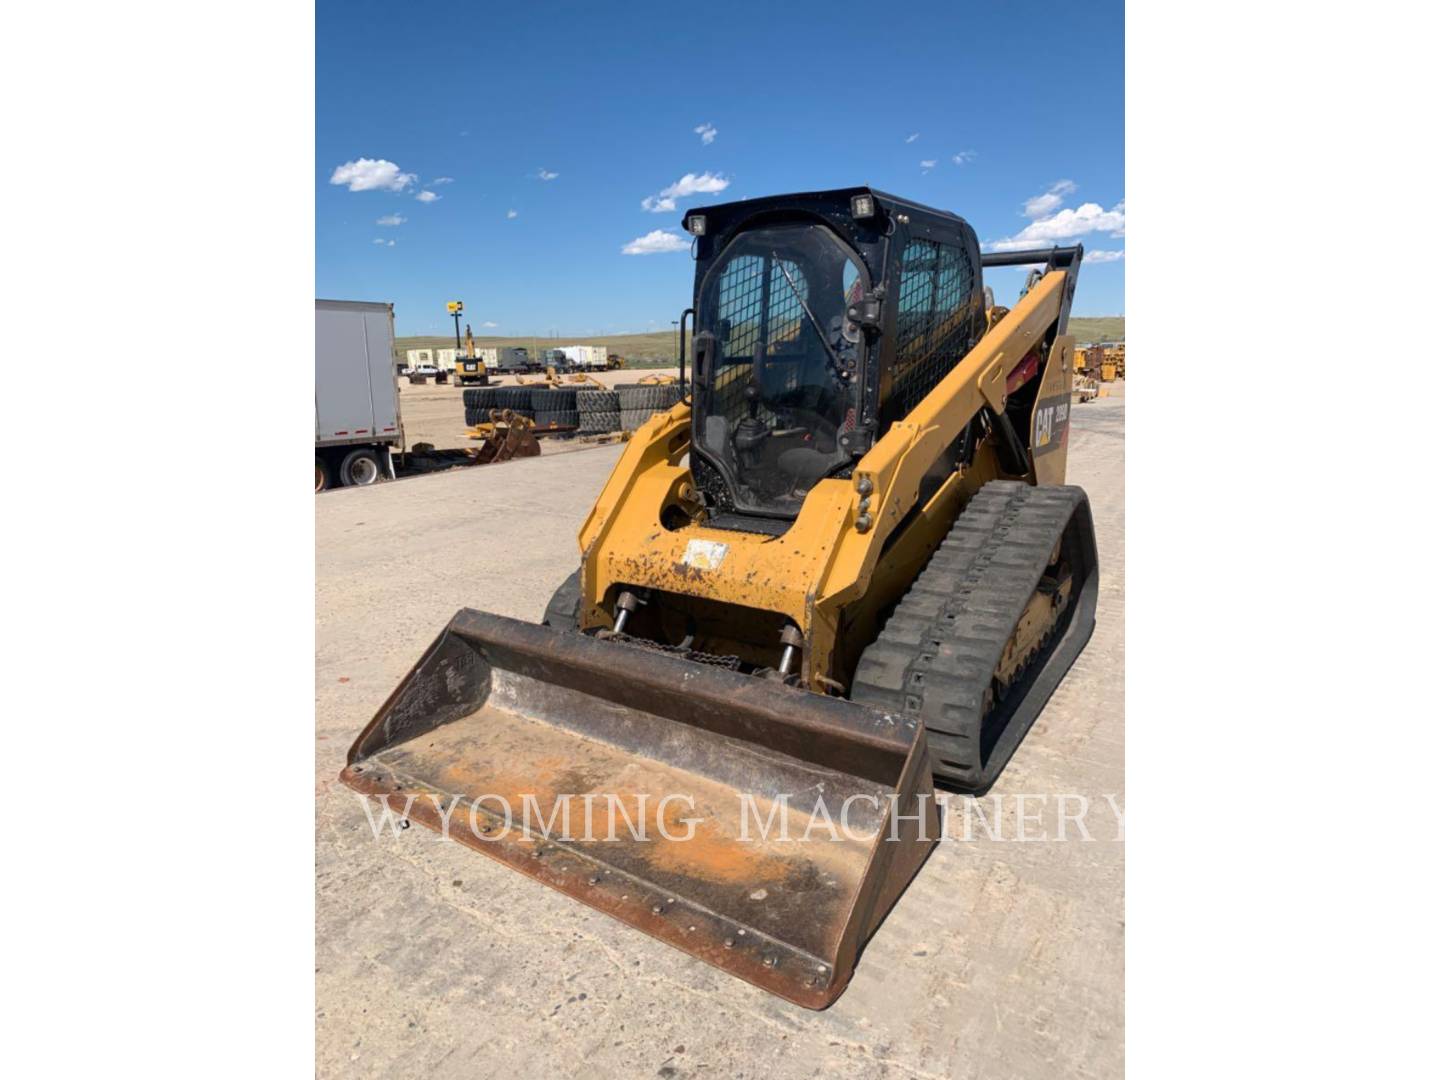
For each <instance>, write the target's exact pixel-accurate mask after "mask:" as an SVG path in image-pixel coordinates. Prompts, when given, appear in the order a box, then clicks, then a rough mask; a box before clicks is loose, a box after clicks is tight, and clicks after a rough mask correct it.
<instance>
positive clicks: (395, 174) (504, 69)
mask: <svg viewBox="0 0 1440 1080" xmlns="http://www.w3.org/2000/svg"><path fill="white" fill-rule="evenodd" d="M1123 12H1124V9H1123V5H1122V4H1120V3H1109V2H1106V3H1094V4H1076V3H1073V2H1071V3H1058V2H1054V0H1035V2H1032V3H1029V4H1023V5H1022V4H1010V3H1003V2H998V0H997V2H990V3H984V4H976V3H969V2H964V0H949V2H946V3H930V2H928V0H920V2H917V0H908V2H907V3H905V4H892V5H884V4H875V3H869V4H851V3H825V4H821V3H810V2H808V0H805V2H785V0H770V2H767V3H751V2H748V0H745V2H729V3H724V4H715V5H710V6H705V7H700V6H695V7H691V8H683V7H682V8H676V7H674V6H673V5H670V4H651V3H628V4H622V3H614V4H595V3H590V4H582V3H558V2H543V0H540V2H532V3H528V4H518V3H507V4H490V3H455V4H448V3H434V4H422V3H411V4H395V3H385V4H380V3H371V2H369V0H359V2H356V0H347V2H345V3H343V4H342V3H338V2H336V0H320V3H319V4H318V7H317V20H316V39H317V49H316V160H315V188H316V192H315V198H316V295H317V296H322V297H329V298H336V299H351V300H388V301H392V302H393V303H394V304H395V317H396V330H397V332H398V333H399V334H402V335H407V334H429V333H448V332H450V330H451V328H452V326H453V324H452V322H451V320H450V319H449V317H448V316H447V315H446V314H445V302H446V301H447V300H452V299H460V300H463V301H464V302H465V310H466V316H467V318H468V320H469V322H470V324H471V326H472V327H473V328H474V330H475V332H476V333H477V334H480V333H489V334H514V335H529V334H542V335H543V334H547V333H549V332H551V331H558V332H559V333H560V334H561V335H562V336H565V337H583V336H585V335H588V334H604V333H622V332H635V331H644V330H657V329H668V328H669V326H670V321H671V320H672V319H675V318H677V317H678V315H679V312H680V311H681V310H682V309H683V308H684V307H685V306H686V305H687V304H688V302H689V299H690V293H691V285H692V282H691V275H692V270H693V264H692V263H691V261H690V258H689V255H688V254H687V253H686V252H688V245H687V244H680V243H675V242H674V241H667V240H666V238H665V235H664V234H665V233H669V234H671V235H672V236H679V235H681V234H680V230H679V223H680V219H681V217H682V216H683V214H684V212H685V211H686V210H687V209H688V208H690V207H693V206H698V205H703V204H704V203H706V202H719V201H728V200H730V199H736V198H745V197H756V196H761V195H771V194H778V193H781V192H787V191H802V190H812V189H823V188H831V187H844V186H849V185H852V184H872V185H874V186H875V187H878V188H881V189H883V190H886V191H891V192H894V193H895V194H898V195H903V196H906V197H908V198H911V199H915V200H917V201H919V202H922V203H927V204H929V205H932V206H936V207H940V208H943V209H947V210H953V211H955V212H956V213H958V214H960V215H961V216H962V217H964V218H966V219H967V220H968V221H969V222H970V223H971V224H972V225H973V226H974V227H975V230H976V232H977V233H979V235H980V239H981V242H982V244H984V245H987V247H988V246H989V245H992V244H1003V242H1005V241H1007V240H1008V241H1011V242H1013V243H1016V244H1020V243H1021V242H1022V241H1024V240H1025V239H1027V238H1032V237H1033V238H1035V239H1036V240H1037V241H1039V242H1041V243H1049V242H1052V241H1053V242H1060V243H1069V242H1073V241H1074V240H1076V239H1078V240H1079V241H1081V242H1082V243H1084V245H1085V249H1086V259H1085V263H1084V266H1083V269H1082V271H1081V274H1080V285H1079V290H1078V292H1077V294H1076V298H1075V305H1074V313H1075V314H1078V315H1114V314H1123V313H1124V310H1125V305H1124V297H1125V292H1124V283H1125V263H1124V260H1123V258H1121V257H1120V253H1121V252H1123V251H1124V246H1125V240H1124V235H1123V233H1124V216H1125V206H1124V199H1125V188H1124V179H1125V174H1124V80H1123V72H1124V37H1123V25H1124V14H1123ZM697 128H699V129H701V130H700V131H697ZM686 178H688V180H687V179H686ZM694 189H699V190H694ZM667 190H670V191H677V190H678V192H679V194H672V195H669V196H667V195H666V194H665V192H666V191H667ZM692 190H693V191H694V193H693V194H686V192H690V191H692ZM646 200H649V205H650V206H651V207H657V208H659V210H658V212H656V211H654V210H650V209H647V208H646V205H645V203H646ZM672 204H673V206H674V209H673V210H670V209H665V208H666V207H668V206H670V205H672ZM657 230H658V231H659V233H660V235H659V236H652V235H651V234H654V233H656V232H657ZM646 237H649V238H650V239H649V240H648V241H642V238H646ZM637 241H642V242H640V243H639V244H638V249H639V250H647V249H650V248H656V247H659V248H665V247H683V248H684V250H683V251H678V252H677V251H661V252H658V253H653V254H626V253H625V249H626V248H627V247H632V246H637V245H636V242H637ZM1095 252H1104V253H1108V254H1107V255H1102V256H1100V257H1099V258H1092V253H1095ZM1104 258H1108V259H1109V261H1101V259H1104ZM1022 278H1023V274H1022V273H1021V272H1020V271H1018V270H1014V269H1001V270H996V271H992V272H991V273H989V274H987V276H986V281H987V283H989V284H992V285H993V286H994V287H995V291H996V295H997V297H998V298H1000V299H1001V300H1006V299H1013V297H1014V294H1015V292H1016V291H1017V289H1018V286H1019V284H1020V282H1021V280H1022ZM491 323H493V324H494V325H493V326H491V325H488V324H491Z"/></svg>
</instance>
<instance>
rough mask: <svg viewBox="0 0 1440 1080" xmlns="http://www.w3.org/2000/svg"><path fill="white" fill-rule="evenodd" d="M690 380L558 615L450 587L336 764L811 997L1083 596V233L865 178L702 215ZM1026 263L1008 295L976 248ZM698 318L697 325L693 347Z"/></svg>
mask: <svg viewBox="0 0 1440 1080" xmlns="http://www.w3.org/2000/svg"><path fill="white" fill-rule="evenodd" d="M685 227H686V229H687V231H688V232H690V233H691V234H692V236H693V237H694V249H695V260H696V269H695V292H694V306H693V307H692V308H691V309H687V311H686V312H685V314H684V316H682V319H681V323H680V326H681V336H682V350H681V355H682V356H686V355H687V354H688V355H689V356H690V357H691V371H690V378H689V379H688V380H687V379H686V378H685V373H684V372H683V370H682V373H681V380H680V381H681V385H682V386H683V387H684V390H685V396H684V397H683V398H682V400H681V402H680V403H679V404H678V405H676V406H675V407H674V408H672V409H670V411H669V412H668V413H663V414H659V415H657V416H655V417H654V418H652V419H651V420H650V421H648V422H647V423H645V424H644V425H643V426H642V427H641V428H640V429H639V430H638V431H637V432H636V433H635V436H634V437H633V438H632V439H631V441H630V442H629V444H628V445H627V446H626V448H625V451H624V453H623V454H622V456H621V458H620V460H619V462H618V463H617V465H616V466H615V470H614V472H613V473H612V474H611V476H610V479H609V481H608V482H607V483H606V485H605V487H604V489H603V490H602V491H601V493H600V496H599V499H598V500H597V502H596V504H595V506H594V508H593V509H592V511H591V512H590V515H589V517H588V518H587V519H586V521H585V523H584V525H583V527H582V528H581V530H580V537H579V541H580V544H579V546H580V559H579V567H578V569H577V570H576V572H575V573H574V574H573V575H572V576H571V577H570V578H569V580H567V581H566V582H565V583H564V584H563V585H561V587H560V589H559V590H558V591H557V593H556V594H555V596H554V598H553V599H552V600H551V602H550V605H549V607H548V609H547V611H546V614H545V617H544V621H543V623H542V624H541V625H538V626H537V625H533V624H528V623H523V622H518V621H516V620H513V619H508V618H502V617H500V616H497V615H490V614H485V613H483V612H479V611H473V610H468V609H467V610H462V611H460V612H459V613H458V614H457V615H456V616H455V617H454V619H453V620H452V621H451V623H450V625H449V626H447V627H446V628H445V630H444V631H443V632H442V633H441V634H440V636H439V638H437V639H436V641H435V643H434V644H433V645H432V646H431V647H430V650H429V651H428V652H427V653H426V654H425V656H423V657H422V658H421V660H420V662H419V663H418V664H417V665H416V667H415V669H414V670H413V671H412V672H411V673H410V675H409V676H407V677H406V679H405V680H404V681H403V682H402V683H401V685H400V686H399V688H397V689H396V691H395V693H394V694H393V695H392V696H391V698H390V700H389V701H387V702H386V703H385V704H384V706H382V708H381V709H380V712H379V713H378V715H377V716H376V717H375V718H374V720H372V721H371V723H370V724H369V726H367V727H366V728H365V730H364V731H363V732H362V733H361V735H360V737H359V738H358V739H357V741H356V743H355V745H354V746H353V747H352V748H351V750H350V754H349V759H348V760H349V763H348V765H347V767H346V768H345V770H344V772H343V773H342V774H341V778H342V780H343V781H344V782H345V783H346V784H348V785H350V786H351V787H353V788H354V789H356V790H357V791H361V792H365V793H368V794H372V795H375V796H378V797H381V798H384V799H385V800H386V801H387V804H388V805H389V806H391V807H393V808H395V809H397V810H399V811H400V812H402V813H404V814H406V815H407V816H409V817H411V818H414V819H415V820H418V821H420V822H422V823H423V824H426V825H429V826H431V827H434V828H437V829H442V830H444V831H445V832H446V833H447V834H448V835H450V836H451V837H453V838H454V839H457V840H460V841H461V842H463V843H465V844H468V845H470V846H471V847H474V848H475V849H477V850H479V851H481V852H484V853H485V854H487V855H490V856H491V857H493V858H495V859H498V860H500V861H501V862H504V863H507V864H508V865H510V866H511V867H513V868H514V869H516V870H519V871H521V872H522V873H525V874H527V875H529V876H531V877H533V878H536V879H538V880H540V881H542V882H544V883H545V884H547V885H550V886H552V887H553V888H556V889H559V890H561V891H563V892H565V893H567V894H569V895H570V896H573V897H575V898H576V899H579V900H582V901H583V902H585V903H587V904H590V905H591V906H593V907H595V908H598V909H599V910H601V911H605V912H607V913H609V914H611V915H613V916H615V917H616V918H617V919H620V920H622V921H623V922H626V923H629V924H630V925H632V926H634V927H636V928H638V929H641V930H644V931H645V932H647V933H649V934H652V935H654V936H655V937H657V938H660V939H661V940H663V941H666V942H668V943H670V944H672V945H674V946H676V947H677V948H679V949H682V950H684V951H685V952H688V953H690V954H691V955H693V956H696V957H699V958H700V959H702V960H705V961H707V962H709V963H712V964H714V965H716V966H718V967H720V968H723V969H724V970H726V971H728V972H730V973H732V974H734V975H737V976H739V977H741V978H744V979H747V980H749V981H750V982H752V983H754V984H756V985H757V986H761V987H763V988H765V989H767V990H770V991H772V992H774V993H776V994H779V995H781V996H783V997H785V998H787V999H789V1000H790V1001H793V1002H796V1003H798V1004H801V1005H804V1006H808V1007H810V1008H823V1007H825V1006H827V1005H829V1004H830V1003H831V1002H833V1001H834V1000H835V999H836V998H837V997H838V996H839V995H840V993H841V992H842V991H843V990H844V988H845V986H846V985H847V983H848V981H849V979H850V977H851V975H852V973H853V971H854V968H855V964H856V962H857V959H858V957H859V955H860V952H861V950H862V948H863V946H864V944H865V942H866V940H867V939H868V938H869V937H870V935H871V934H872V933H873V932H874V930H875V929H876V927H877V926H878V925H879V923H880V922H881V920H882V919H883V918H884V916H885V914H886V912H887V911H888V910H889V909H890V907H891V906H892V905H893V904H894V903H895V901H896V900H897V899H898V898H899V896H900V894H901V893H902V892H903V891H904V889H905V887H906V885H907V884H908V882H909V881H910V879H911V878H912V877H913V875H914V874H915V873H916V872H917V871H918V870H919V868H920V866H921V864H922V863H923V862H924V860H925V857H926V856H927V855H928V854H929V851H930V850H931V847H932V846H933V844H934V843H935V842H936V839H937V837H938V833H939V825H938V821H937V812H936V805H935V800H934V797H933V796H934V788H933V784H934V783H935V782H939V783H940V784H942V785H944V786H946V787H948V788H950V789H952V790H956V791H961V792H980V791H984V790H986V789H987V788H988V787H989V786H990V785H991V784H992V783H993V782H994V780H995V778H996V777H997V776H998V775H999V773H1000V771H1001V770H1002V769H1003V768H1004V766H1005V764H1006V762H1007V761H1008V760H1009V759H1010V757H1011V755H1012V754H1014V752H1015V750H1016V747H1017V746H1018V745H1019V743H1020V741H1021V739H1022V738H1023V737H1024V735H1025V733H1026V731H1027V730H1028V729H1029V727H1030V725H1031V723H1032V722H1033V721H1034V719H1035V717H1036V716H1037V715H1038V714H1039V712H1040V710H1041V709H1042V708H1043V706H1044V704H1045V701H1046V700H1047V699H1048V697H1049V696H1050V694H1051V692H1052V691H1053V690H1054V688H1055V686H1056V685H1057V684H1058V683H1059V681H1060V679H1061V678H1062V677H1063V676H1064V674H1065V672H1066V671H1067V670H1068V668H1069V667H1070V665H1071V663H1073V661H1074V659H1075V657H1076V656H1077V655H1078V654H1079V652H1080V650H1081V649H1082V648H1084V645H1085V643H1086V642H1087V641H1088V639H1089V636H1090V633H1091V630H1092V628H1093V626H1094V617H1095V600H1096V589H1097V583H1098V578H1097V573H1098V571H1097V559H1096V552H1095V538H1094V531H1093V527H1092V524H1091V520H1090V511H1089V504H1088V502H1087V500H1086V498H1085V495H1084V493H1083V492H1082V491H1081V490H1080V489H1078V488H1074V487H1065V486H1063V481H1064V477H1065V458H1066V449H1067V445H1068V434H1069V409H1070V390H1071V368H1072V355H1073V350H1074V341H1073V339H1071V338H1070V337H1069V336H1068V335H1067V334H1066V323H1067V320H1068V316H1069V310H1070V303H1071V298H1072V297H1073V295H1074V292H1075V282H1076V276H1077V273H1078V271H1079V268H1080V261H1081V256H1082V251H1081V249H1080V248H1079V247H1078V246H1076V247H1072V248H1052V249H1046V250H1043V251H1027V252H1010V253H1005V254H999V255H984V256H982V255H981V253H980V250H979V246H978V243H977V241H976V236H975V232H974V230H973V229H972V228H971V227H970V226H969V225H968V224H966V222H965V221H963V220H962V219H961V218H959V217H957V216H955V215H954V214H951V213H947V212H943V211H938V210H933V209H929V208H927V207H924V206H921V205H919V204H916V203H912V202H909V201H907V200H904V199H900V198H896V197H894V196H891V195H886V194H884V193H882V192H879V191H874V190H872V189H870V188H852V189H844V190H839V191H826V192H813V193H806V194H799V195H788V196H778V197H774V198H763V199H753V200H747V201H745V202H738V203H731V204H726V205H720V206H710V207H706V208H705V209H704V210H697V211H694V212H692V213H691V214H690V215H689V216H688V217H687V218H686V221H685ZM1032 264H1033V265H1036V266H1038V267H1039V270H1040V273H1039V275H1038V280H1034V281H1033V282H1032V284H1031V286H1030V287H1029V288H1028V289H1027V291H1026V292H1025V294H1024V295H1023V296H1022V298H1021V299H1020V300H1019V301H1018V302H1017V303H1016V305H1015V306H1014V308H1013V309H1010V310H1008V311H1006V310H1005V309H1003V308H998V307H994V306H993V305H987V302H986V290H985V288H984V286H983V283H982V268H983V267H987V266H1024V265H1032ZM687 326H688V327H690V328H691V329H693V349H687V348H686V347H685V346H684V344H683V342H684V338H685V333H686V329H687Z"/></svg>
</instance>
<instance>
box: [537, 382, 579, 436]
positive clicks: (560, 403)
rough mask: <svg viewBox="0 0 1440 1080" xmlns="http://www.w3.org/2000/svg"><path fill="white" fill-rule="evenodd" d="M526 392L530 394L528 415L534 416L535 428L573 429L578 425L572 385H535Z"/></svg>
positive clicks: (577, 413)
mask: <svg viewBox="0 0 1440 1080" xmlns="http://www.w3.org/2000/svg"><path fill="white" fill-rule="evenodd" d="M527 392H528V393H529V395H530V415H531V416H532V417H534V418H535V426H536V427H537V428H539V429H541V430H545V429H547V428H569V429H574V428H577V427H579V426H580V414H579V412H578V411H576V408H575V390H574V388H573V387H568V386H537V387H534V388H531V389H528V391H527Z"/></svg>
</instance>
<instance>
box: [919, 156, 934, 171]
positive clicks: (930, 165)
mask: <svg viewBox="0 0 1440 1080" xmlns="http://www.w3.org/2000/svg"><path fill="white" fill-rule="evenodd" d="M934 167H935V159H934V158H930V159H929V160H927V161H922V162H920V168H922V169H933V168H934Z"/></svg>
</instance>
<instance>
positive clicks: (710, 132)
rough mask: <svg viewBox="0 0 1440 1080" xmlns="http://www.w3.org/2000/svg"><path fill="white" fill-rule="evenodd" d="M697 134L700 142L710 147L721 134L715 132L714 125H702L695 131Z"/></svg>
mask: <svg viewBox="0 0 1440 1080" xmlns="http://www.w3.org/2000/svg"><path fill="white" fill-rule="evenodd" d="M695 134H696V135H699V136H700V141H701V142H702V143H704V144H705V145H706V146H709V145H710V144H711V143H712V142H714V141H715V136H716V135H718V134H720V133H719V132H718V131H716V130H715V125H714V124H701V125H700V126H699V127H697V128H696V129H695Z"/></svg>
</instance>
